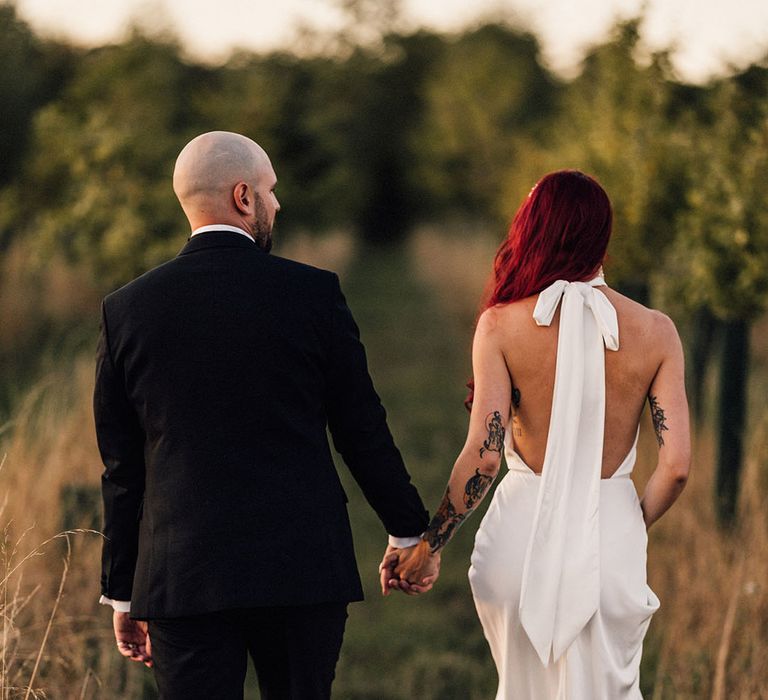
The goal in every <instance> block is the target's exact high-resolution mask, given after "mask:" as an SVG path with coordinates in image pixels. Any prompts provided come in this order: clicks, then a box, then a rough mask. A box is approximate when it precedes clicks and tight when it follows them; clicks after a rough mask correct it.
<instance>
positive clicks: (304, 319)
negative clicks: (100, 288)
mask: <svg viewBox="0 0 768 700" xmlns="http://www.w3.org/2000/svg"><path fill="white" fill-rule="evenodd" d="M102 314H103V317H102V332H101V338H100V343H99V350H98V358H97V372H96V387H95V394H94V412H95V419H96V432H97V437H98V443H99V449H100V451H101V455H102V459H103V461H104V465H105V471H104V474H103V477H102V491H103V497H104V534H105V536H106V539H105V543H104V549H103V567H102V593H103V594H104V595H105V596H107V597H109V598H113V599H118V600H128V599H130V600H131V615H132V616H133V617H136V618H140V619H149V618H160V617H177V616H184V615H193V614H199V613H205V612H211V611H215V610H224V609H230V608H240V607H252V606H265V605H301V604H310V603H321V602H331V601H339V602H343V601H353V600H359V599H361V598H362V587H361V585H360V579H359V576H358V573H357V567H356V564H355V558H354V551H353V547H352V536H351V532H350V527H349V520H348V517H347V511H346V496H345V494H344V491H343V489H342V487H341V484H340V482H339V478H338V475H337V473H336V470H335V468H334V464H333V461H332V457H331V452H330V449H329V445H328V439H327V433H326V426H328V427H329V428H330V432H331V434H332V436H333V440H334V444H335V446H336V448H337V450H338V451H339V452H340V453H341V455H342V456H343V458H344V461H345V462H346V464H347V465H348V466H349V468H350V471H351V472H352V474H353V475H354V477H355V479H356V480H357V482H358V484H359V485H360V487H361V488H362V490H363V493H364V494H365V497H366V498H367V500H368V501H369V503H370V504H371V505H372V506H373V508H374V509H375V510H376V512H377V513H378V515H379V517H380V518H381V520H382V522H383V523H384V526H385V528H386V530H387V531H388V532H389V533H390V534H393V535H398V536H409V535H418V534H420V533H421V532H422V531H423V530H424V529H425V527H426V525H427V513H426V511H425V510H424V506H423V504H422V502H421V499H420V498H419V496H418V494H417V492H416V490H415V488H414V487H413V486H412V485H411V483H410V479H409V476H408V473H407V471H406V469H405V466H404V465H403V462H402V459H401V457H400V453H399V452H398V450H397V448H396V447H395V445H394V443H393V440H392V436H391V434H390V432H389V429H388V427H387V423H386V417H385V413H384V409H383V408H382V406H381V403H380V401H379V397H378V396H377V395H376V392H375V390H374V388H373V385H372V382H371V379H370V377H369V375H368V370H367V365H366V359H365V352H364V349H363V346H362V345H361V343H360V340H359V336H358V329H357V326H356V325H355V322H354V320H353V318H352V315H351V314H350V311H349V309H348V308H347V305H346V302H345V300H344V296H343V295H342V293H341V289H340V287H339V281H338V278H337V277H336V275H335V274H333V273H331V272H327V271H325V270H319V269H316V268H313V267H309V266H307V265H302V264H299V263H296V262H292V261H289V260H285V259H282V258H279V257H276V256H271V255H268V254H266V253H264V252H263V251H261V250H260V249H259V248H258V247H257V246H256V245H255V244H254V243H252V242H251V241H249V240H248V239H247V238H246V237H244V236H242V235H240V234H238V233H232V232H211V233H203V234H200V235H198V236H195V237H194V238H192V239H191V240H190V242H189V243H188V244H187V245H186V246H185V247H184V249H183V250H182V251H181V253H180V254H179V255H178V256H177V257H176V258H174V259H173V260H170V261H169V262H167V263H165V264H164V265H161V266H160V267H158V268H155V269H154V270H151V271H150V272H147V273H146V274H144V275H142V276H141V277H139V278H138V279H136V280H134V281H133V282H131V283H130V284H128V285H126V286H125V287H122V288H121V289H119V290H117V291H116V292H113V293H112V294H110V295H109V296H107V297H106V298H105V300H104V303H103V306H102Z"/></svg>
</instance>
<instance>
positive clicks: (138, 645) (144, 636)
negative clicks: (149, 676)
mask: <svg viewBox="0 0 768 700" xmlns="http://www.w3.org/2000/svg"><path fill="white" fill-rule="evenodd" d="M112 624H113V626H114V628H115V640H116V641H117V650H118V651H119V652H120V653H121V654H122V655H123V656H125V657H126V658H127V659H130V660H131V661H140V662H142V663H143V664H144V665H145V666H146V667H147V668H152V644H151V643H150V641H149V634H148V633H147V623H146V622H142V621H141V620H131V616H130V613H122V612H117V610H115V612H114V614H113V616H112Z"/></svg>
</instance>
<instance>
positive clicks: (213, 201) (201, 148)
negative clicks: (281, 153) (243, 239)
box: [173, 131, 280, 234]
mask: <svg viewBox="0 0 768 700" xmlns="http://www.w3.org/2000/svg"><path fill="white" fill-rule="evenodd" d="M275 183H276V178H275V172H274V170H273V169H272V164H271V163H270V161H269V157H268V156H267V154H266V152H265V151H264V149H263V148H261V146H259V145H258V144H257V143H256V142H255V141H252V140H251V139H249V138H247V137H246V136H242V135H241V134H235V133H232V132H230V131H210V132H208V133H205V134H201V135H200V136H197V137H196V138H194V139H192V140H191V141H190V142H189V143H188V144H187V145H186V146H185V147H184V148H183V149H182V151H181V153H180V154H179V157H178V158H177V159H176V167H175V168H174V171H173V191H174V192H175V193H176V196H177V197H178V199H179V202H180V204H181V207H182V209H183V210H184V213H185V214H186V215H187V218H188V219H189V222H190V225H191V226H192V228H193V229H195V228H198V227H199V226H205V225H209V224H217V223H218V224H230V225H234V226H239V227H241V228H244V229H245V230H246V231H249V232H250V233H253V231H252V229H253V225H254V223H256V224H258V225H259V226H262V225H263V224H264V223H265V222H264V221H263V219H264V217H265V216H266V217H267V219H269V221H268V222H267V223H268V227H269V230H270V231H271V229H272V223H273V221H274V213H275V211H277V210H279V208H280V207H279V204H278V203H277V199H275V197H274V187H275ZM269 197H271V200H274V201H273V202H272V201H266V199H268V198H269ZM270 206H271V208H272V209H273V210H274V211H270ZM265 208H266V210H267V211H265ZM254 217H255V219H260V220H259V221H255V219H254ZM261 233H262V234H263V232H261Z"/></svg>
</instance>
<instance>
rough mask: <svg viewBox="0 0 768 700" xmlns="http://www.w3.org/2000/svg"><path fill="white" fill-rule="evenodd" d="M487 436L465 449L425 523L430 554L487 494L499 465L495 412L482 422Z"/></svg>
mask: <svg viewBox="0 0 768 700" xmlns="http://www.w3.org/2000/svg"><path fill="white" fill-rule="evenodd" d="M485 425H486V429H487V436H485V438H484V439H482V440H478V444H474V445H470V444H468V445H466V446H465V447H464V449H463V450H462V452H461V454H460V455H459V458H458V459H457V460H456V464H455V465H454V467H453V471H452V472H451V478H450V479H449V480H448V486H447V487H446V489H445V494H444V495H443V500H442V501H441V502H440V506H439V507H438V509H437V511H436V512H435V515H434V517H433V518H432V521H431V522H430V523H429V527H427V530H426V532H425V533H424V539H425V540H426V541H427V542H428V543H429V547H430V550H431V551H432V552H433V553H434V552H438V551H440V550H441V549H442V548H443V547H445V545H446V544H447V543H448V542H449V541H450V539H451V538H452V537H453V535H454V534H455V533H456V530H458V528H459V527H460V526H461V524H462V523H463V522H464V520H466V519H467V518H468V517H469V515H470V514H471V513H472V511H473V510H474V509H475V508H476V507H477V506H478V505H479V504H480V502H481V501H482V500H483V498H484V497H485V494H486V493H488V489H490V487H491V484H493V481H494V479H495V478H496V475H497V474H498V473H499V467H500V465H501V452H502V450H503V449H504V425H503V422H502V418H501V414H500V413H499V412H498V411H493V412H492V413H489V414H488V416H487V417H486V420H485ZM481 443H482V444H481Z"/></svg>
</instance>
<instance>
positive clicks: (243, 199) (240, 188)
mask: <svg viewBox="0 0 768 700" xmlns="http://www.w3.org/2000/svg"><path fill="white" fill-rule="evenodd" d="M232 199H233V200H234V203H235V209H237V210H238V211H239V212H240V213H241V214H250V213H251V209H253V202H252V201H251V197H250V196H249V194H248V185H247V184H246V183H244V182H243V181H242V180H241V181H240V182H238V183H237V184H236V185H235V187H234V188H233V190H232Z"/></svg>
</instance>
